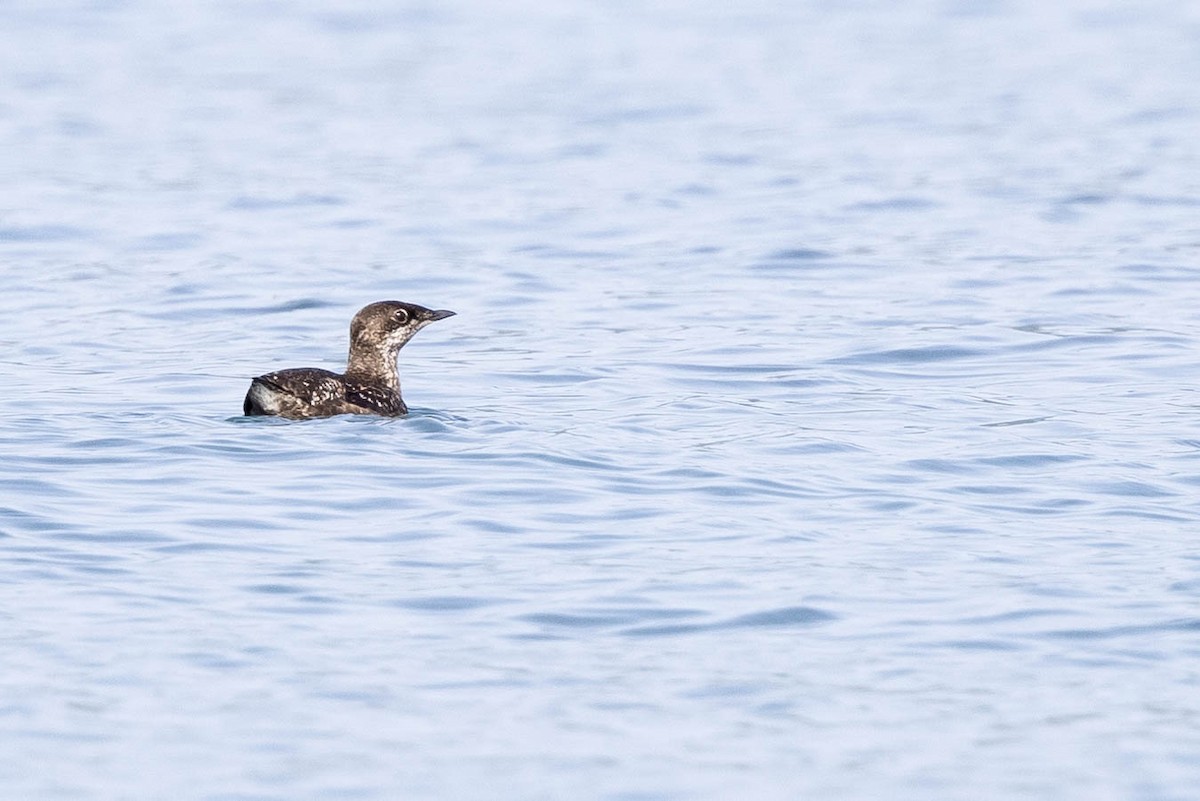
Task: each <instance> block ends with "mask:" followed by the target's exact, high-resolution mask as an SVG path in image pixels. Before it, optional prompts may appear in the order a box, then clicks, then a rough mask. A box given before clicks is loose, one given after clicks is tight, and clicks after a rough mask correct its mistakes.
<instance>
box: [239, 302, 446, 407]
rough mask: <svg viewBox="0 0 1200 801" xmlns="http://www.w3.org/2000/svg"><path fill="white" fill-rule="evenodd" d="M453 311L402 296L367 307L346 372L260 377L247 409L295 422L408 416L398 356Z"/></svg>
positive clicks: (354, 324) (353, 334)
mask: <svg viewBox="0 0 1200 801" xmlns="http://www.w3.org/2000/svg"><path fill="white" fill-rule="evenodd" d="M453 314H454V312H452V311H447V310H445V309H439V310H433V309H427V308H425V307H424V306H418V305H416V304H415V303H401V302H400V301H398V300H383V301H379V302H378V303H372V304H371V305H369V306H365V307H364V308H363V309H362V310H360V311H359V312H358V314H356V315H354V319H353V320H352V321H351V322H350V356H349V358H348V359H347V362H346V372H345V373H342V374H340V375H339V374H337V373H332V372H330V371H329V370H322V369H320V368H316V367H298V368H294V369H290V370H279V371H277V372H274V373H267V374H266V375H260V376H259V377H258V378H255V379H254V380H252V381H251V382H250V390H249V391H248V392H247V393H246V400H245V401H244V402H243V403H242V411H243V412H244V413H245V414H247V415H277V416H279V417H287V418H290V419H293V420H304V419H308V418H311V417H332V416H333V415H335V414H379V415H383V416H385V417H399V416H400V415H403V414H407V413H408V407H407V406H405V405H404V399H403V398H401V397H400V375H399V372H398V371H397V369H396V357H397V356H398V355H399V353H400V349H401V348H402V347H404V343H406V342H408V340H409V339H411V338H412V335H413V334H415V333H417V332H418V331H420V330H421V329H422V328H424V327H425V326H427V325H429V324H430V323H432V322H433V321H435V320H442V319H444V318H446V317H450V316H452V315H453Z"/></svg>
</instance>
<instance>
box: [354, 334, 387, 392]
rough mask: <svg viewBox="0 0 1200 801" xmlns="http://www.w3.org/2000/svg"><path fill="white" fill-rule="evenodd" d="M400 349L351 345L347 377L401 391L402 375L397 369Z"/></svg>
mask: <svg viewBox="0 0 1200 801" xmlns="http://www.w3.org/2000/svg"><path fill="white" fill-rule="evenodd" d="M398 353H399V349H398V348H397V349H396V350H392V349H390V348H378V347H364V346H361V345H359V344H358V343H354V342H352V343H351V344H350V357H349V359H348V360H347V363H346V377H347V378H354V379H357V380H359V381H363V382H364V383H370V384H376V383H382V384H384V385H386V386H388V387H390V388H391V389H394V390H396V391H397V392H399V391H400V373H399V371H398V369H397V367H396V355H397V354H398Z"/></svg>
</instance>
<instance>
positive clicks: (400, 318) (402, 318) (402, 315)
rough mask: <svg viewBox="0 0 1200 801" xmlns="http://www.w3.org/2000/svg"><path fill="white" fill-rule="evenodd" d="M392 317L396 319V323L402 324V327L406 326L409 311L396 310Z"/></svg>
mask: <svg viewBox="0 0 1200 801" xmlns="http://www.w3.org/2000/svg"><path fill="white" fill-rule="evenodd" d="M392 316H393V317H395V318H396V322H398V323H400V325H404V324H405V323H407V322H408V310H407V309H396V313H395V314H394V315H392Z"/></svg>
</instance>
